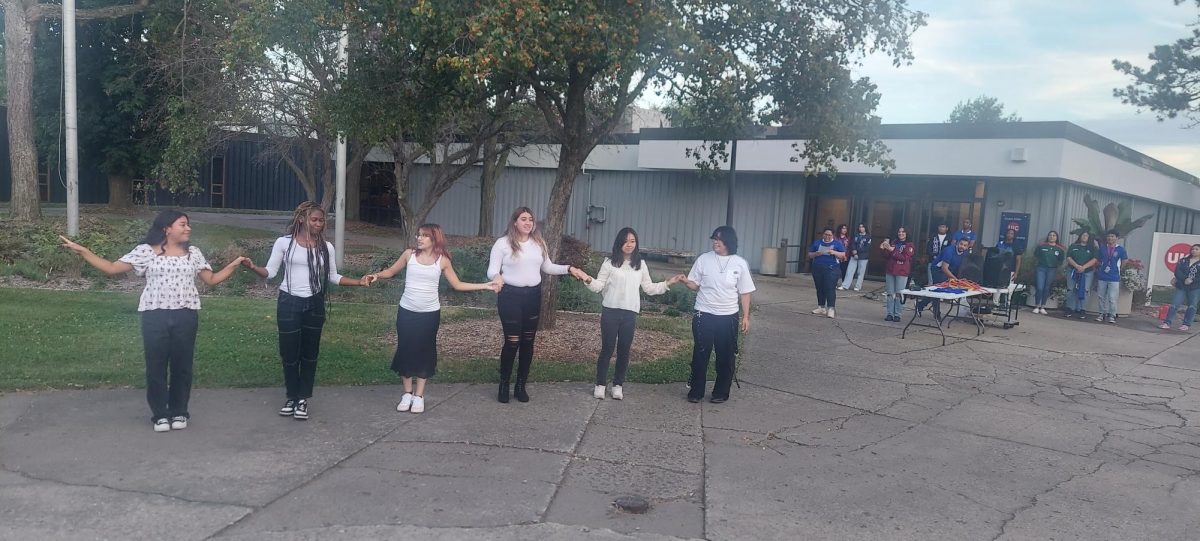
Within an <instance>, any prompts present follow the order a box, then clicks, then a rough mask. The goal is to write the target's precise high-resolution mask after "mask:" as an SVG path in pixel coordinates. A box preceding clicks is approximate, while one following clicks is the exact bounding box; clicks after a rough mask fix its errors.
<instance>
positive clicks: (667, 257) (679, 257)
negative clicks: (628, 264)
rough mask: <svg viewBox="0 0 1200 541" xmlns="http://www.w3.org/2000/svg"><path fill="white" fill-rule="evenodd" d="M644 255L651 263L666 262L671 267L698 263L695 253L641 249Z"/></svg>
mask: <svg viewBox="0 0 1200 541" xmlns="http://www.w3.org/2000/svg"><path fill="white" fill-rule="evenodd" d="M639 251H640V252H641V253H642V255H643V256H644V257H645V258H646V259H648V260H650V261H666V262H667V263H669V264H671V265H690V264H692V263H694V262H695V261H696V254H695V252H689V251H686V250H668V249H665V248H641V249H640V250H639Z"/></svg>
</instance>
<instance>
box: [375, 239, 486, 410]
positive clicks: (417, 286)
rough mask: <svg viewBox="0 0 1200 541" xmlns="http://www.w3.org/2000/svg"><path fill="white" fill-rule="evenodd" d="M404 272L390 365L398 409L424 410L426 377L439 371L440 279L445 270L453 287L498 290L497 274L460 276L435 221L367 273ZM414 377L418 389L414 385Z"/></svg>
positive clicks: (389, 274)
mask: <svg viewBox="0 0 1200 541" xmlns="http://www.w3.org/2000/svg"><path fill="white" fill-rule="evenodd" d="M404 269H408V270H407V272H406V273H405V274H404V293H403V294H401V296H400V305H399V306H398V307H396V354H395V355H393V356H392V370H395V371H396V373H397V374H400V378H401V379H402V380H403V382H404V396H402V397H401V398H400V403H399V404H397V405H396V411H411V412H413V413H421V412H423V411H425V381H426V380H428V379H429V378H431V377H433V374H434V373H435V372H437V332H438V326H439V325H440V324H441V314H442V305H441V302H440V301H439V300H438V283H439V282H440V280H441V277H442V275H443V274H444V275H445V276H446V281H447V282H450V287H452V288H454V289H455V291H483V290H485V289H487V290H491V291H497V292H498V291H500V287H501V286H502V285H503V283H504V282H503V281H502V280H501V279H500V277H499V276H497V277H496V279H495V280H493V281H491V282H488V283H486V284H468V283H465V282H462V281H459V279H458V273H456V272H454V266H453V265H451V264H450V252H449V251H447V250H446V236H445V235H444V234H443V233H442V228H441V227H440V226H438V225H437V224H425V225H422V226H421V227H418V228H417V235H416V242H415V243H414V246H413V247H412V248H409V249H407V250H405V251H404V253H402V254H400V258H399V259H397V260H396V262H395V263H393V264H392V266H391V267H388V268H386V269H384V270H382V271H379V272H377V273H375V274H368V275H367V276H365V278H366V280H367V283H368V284H370V283H373V282H375V281H376V280H378V279H380V278H391V277H393V276H396V275H397V274H399V273H400V271H402V270H404ZM413 378H416V380H417V385H416V389H414V388H413Z"/></svg>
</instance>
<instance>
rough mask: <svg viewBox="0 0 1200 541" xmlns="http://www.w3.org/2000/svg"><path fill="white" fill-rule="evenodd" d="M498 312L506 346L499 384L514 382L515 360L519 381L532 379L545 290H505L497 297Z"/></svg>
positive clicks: (511, 288)
mask: <svg viewBox="0 0 1200 541" xmlns="http://www.w3.org/2000/svg"><path fill="white" fill-rule="evenodd" d="M496 311H497V312H498V313H499V314H500V326H501V327H503V328H504V345H502V346H501V347H500V381H502V382H507V381H509V380H510V379H511V378H512V369H513V360H517V381H525V380H526V379H527V378H528V377H529V365H531V364H533V342H534V340H535V339H536V338H537V327H538V319H539V318H540V317H541V313H542V286H541V285H540V284H539V285H536V286H531V287H518V286H508V285H506V286H504V288H503V289H501V290H500V293H499V294H497V295H496Z"/></svg>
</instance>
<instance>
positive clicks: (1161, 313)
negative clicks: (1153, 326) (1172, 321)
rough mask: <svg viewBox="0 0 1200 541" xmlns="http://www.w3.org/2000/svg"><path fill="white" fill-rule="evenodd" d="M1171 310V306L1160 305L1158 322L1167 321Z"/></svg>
mask: <svg viewBox="0 0 1200 541" xmlns="http://www.w3.org/2000/svg"><path fill="white" fill-rule="evenodd" d="M1170 309H1171V305H1169V304H1160V305H1158V320H1159V321H1166V319H1167V310H1170Z"/></svg>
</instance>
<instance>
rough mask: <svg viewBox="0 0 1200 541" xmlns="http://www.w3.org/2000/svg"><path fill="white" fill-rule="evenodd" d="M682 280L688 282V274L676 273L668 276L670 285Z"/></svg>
mask: <svg viewBox="0 0 1200 541" xmlns="http://www.w3.org/2000/svg"><path fill="white" fill-rule="evenodd" d="M680 282H683V283H687V276H684V275H682V274H676V275H675V276H672V277H670V278H667V285H668V286H672V285H675V284H678V283H680Z"/></svg>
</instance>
